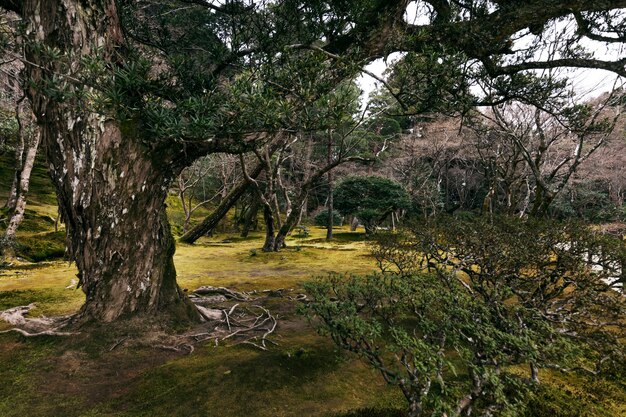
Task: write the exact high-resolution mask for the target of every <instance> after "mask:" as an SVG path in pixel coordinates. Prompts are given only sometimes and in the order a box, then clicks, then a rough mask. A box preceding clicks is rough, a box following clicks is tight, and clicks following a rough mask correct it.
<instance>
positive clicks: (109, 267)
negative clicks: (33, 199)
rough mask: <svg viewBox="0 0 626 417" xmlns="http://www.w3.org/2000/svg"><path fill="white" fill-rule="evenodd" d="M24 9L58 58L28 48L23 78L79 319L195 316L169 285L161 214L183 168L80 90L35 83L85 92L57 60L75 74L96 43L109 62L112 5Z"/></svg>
mask: <svg viewBox="0 0 626 417" xmlns="http://www.w3.org/2000/svg"><path fill="white" fill-rule="evenodd" d="M22 12H23V13H22V15H23V17H24V20H25V22H26V26H27V27H26V33H29V34H30V36H31V37H32V39H30V41H31V42H30V43H29V45H36V44H37V43H39V44H44V45H46V46H47V47H50V48H56V49H57V50H58V51H59V54H60V55H63V56H64V57H65V58H64V59H63V60H50V59H49V57H47V55H45V54H41V50H42V49H41V48H39V47H32V46H29V47H27V54H26V58H27V59H26V61H25V62H26V64H25V71H26V74H25V75H26V77H27V79H30V80H31V83H30V89H29V91H28V94H29V96H30V98H31V103H32V106H33V112H34V113H35V115H36V117H37V119H38V123H39V125H40V127H41V135H42V136H41V140H42V147H43V148H44V150H45V151H46V154H47V157H48V161H49V162H50V173H51V177H52V180H53V182H54V185H55V187H56V191H57V196H58V202H59V207H60V213H61V217H62V219H63V220H64V222H65V224H66V230H67V239H68V251H69V254H70V255H71V257H72V258H73V260H75V262H76V265H77V267H78V270H79V274H78V276H79V285H80V286H82V289H83V291H84V292H85V294H86V302H85V304H84V306H83V307H82V309H81V311H80V314H79V317H80V318H81V319H82V320H95V321H99V322H111V321H114V320H117V319H120V318H122V317H127V316H141V315H145V316H149V315H154V314H155V313H157V312H158V313H162V314H163V316H167V318H170V319H175V320H182V321H188V320H198V319H199V316H198V313H197V311H196V310H195V308H194V307H193V305H192V304H191V302H190V301H189V299H188V298H187V297H186V296H185V294H184V293H183V292H182V291H181V290H180V289H179V287H178V285H177V284H176V271H175V269H174V262H173V254H174V240H173V238H172V235H171V233H170V228H169V224H168V221H167V217H166V214H165V204H164V201H165V198H166V196H167V191H168V188H169V186H170V183H171V181H172V179H173V178H175V177H176V175H177V174H178V173H179V172H180V170H181V169H182V166H180V167H178V168H176V166H177V165H176V164H175V162H176V161H174V156H173V155H170V154H169V153H167V152H165V151H164V150H160V151H159V150H155V149H148V148H147V147H145V146H144V145H143V144H142V141H141V139H140V133H139V131H138V129H139V128H140V127H139V126H138V125H137V124H136V123H134V122H132V121H126V122H120V121H118V120H115V119H114V118H112V117H109V116H104V115H99V114H97V113H96V112H94V111H93V109H90V108H89V105H88V103H85V102H83V101H80V98H79V97H81V96H82V95H80V94H78V95H72V94H67V95H66V96H65V97H63V98H62V99H56V97H51V96H48V95H47V93H46V90H45V89H44V88H40V87H38V86H43V85H46V84H53V85H58V86H59V88H61V87H62V88H67V89H68V90H69V91H73V89H75V88H86V87H81V86H75V85H73V83H72V74H71V73H68V66H67V65H66V64H65V63H64V62H61V61H66V60H67V61H69V62H71V63H72V69H73V70H75V69H76V68H79V67H80V65H81V64H80V62H81V58H82V57H84V56H87V55H93V54H94V53H95V51H94V48H99V50H100V51H101V52H100V54H101V56H103V59H105V60H106V61H107V63H108V64H109V65H116V62H117V59H118V57H119V56H120V55H119V54H118V53H117V51H118V50H119V48H121V46H122V45H123V38H122V31H121V28H120V25H119V21H118V16H117V11H116V6H115V1H114V0H104V1H101V2H88V3H83V2H76V1H70V0H56V1H50V2H48V1H46V2H44V1H40V0H27V1H24V5H23V10H22ZM53 77H54V79H53ZM163 318H165V317H163Z"/></svg>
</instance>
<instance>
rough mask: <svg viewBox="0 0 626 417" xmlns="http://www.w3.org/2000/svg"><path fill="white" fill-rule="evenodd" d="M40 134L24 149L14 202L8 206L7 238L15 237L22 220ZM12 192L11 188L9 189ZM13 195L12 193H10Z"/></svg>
mask: <svg viewBox="0 0 626 417" xmlns="http://www.w3.org/2000/svg"><path fill="white" fill-rule="evenodd" d="M39 139H40V136H39V134H38V133H36V134H35V135H34V137H33V138H32V139H31V141H30V143H29V144H28V149H27V151H26V158H25V159H24V161H23V165H22V167H21V169H20V170H19V171H20V175H19V181H18V183H17V185H16V186H15V197H14V198H15V202H14V203H13V204H12V205H11V206H9V224H8V226H7V229H6V231H5V236H6V237H7V239H15V235H16V233H17V228H18V227H19V226H20V224H21V223H22V220H24V210H25V209H26V195H27V194H28V188H29V186H30V174H31V173H32V171H33V166H34V165H35V157H36V156H37V149H38V148H39ZM11 191H12V192H13V189H11ZM11 196H13V194H11Z"/></svg>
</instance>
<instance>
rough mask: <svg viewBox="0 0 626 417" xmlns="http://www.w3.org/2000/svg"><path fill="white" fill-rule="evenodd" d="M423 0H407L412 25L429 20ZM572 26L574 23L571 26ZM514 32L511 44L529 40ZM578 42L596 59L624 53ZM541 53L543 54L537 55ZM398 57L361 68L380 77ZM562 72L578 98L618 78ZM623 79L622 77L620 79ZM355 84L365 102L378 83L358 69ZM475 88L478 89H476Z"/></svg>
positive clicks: (620, 46)
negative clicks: (358, 87)
mask: <svg viewBox="0 0 626 417" xmlns="http://www.w3.org/2000/svg"><path fill="white" fill-rule="evenodd" d="M429 7H430V6H428V5H427V4H426V3H423V2H419V1H413V2H411V3H409V6H408V7H407V10H406V12H405V15H404V20H405V21H406V22H407V23H409V24H413V25H428V24H429V23H430V12H431V10H430V9H429ZM571 24H572V21H567V20H566V21H564V22H560V23H558V24H557V28H556V30H557V31H559V30H560V29H562V28H564V27H565V26H567V25H571ZM572 30H574V26H573V29H572ZM517 36H519V35H514V36H513V39H516V42H515V45H514V48H515V49H517V50H519V49H522V48H524V44H525V43H530V42H533V41H534V39H535V37H534V35H531V34H529V35H526V36H523V34H522V36H519V37H517ZM580 45H581V46H583V47H584V48H585V49H587V51H588V52H592V53H593V57H594V58H595V59H600V60H616V59H618V58H619V57H623V56H625V55H626V48H625V46H624V45H623V44H608V45H607V44H605V43H602V42H596V41H592V40H589V39H586V38H584V39H583V40H582V41H581V42H580ZM541 55H543V56H541ZM401 57H402V54H401V53H394V54H391V55H390V56H389V57H387V59H386V60H383V59H377V60H375V61H373V62H371V63H370V64H369V65H367V66H366V67H365V69H366V70H367V71H369V72H372V73H373V74H375V75H377V76H379V77H381V78H384V73H385V71H386V70H387V68H388V67H389V66H391V65H393V63H395V62H397V61H398V60H399V59H400V58H401ZM546 57H547V52H546V51H542V52H540V54H539V56H538V57H537V58H539V59H546ZM558 71H559V72H560V73H561V74H562V75H563V76H566V77H567V78H569V79H570V80H571V83H572V85H573V86H574V89H575V91H576V93H577V94H578V95H579V97H580V98H581V100H588V99H592V98H594V97H597V96H599V95H601V94H602V93H605V92H607V91H610V90H611V89H612V88H613V86H614V85H615V81H616V79H617V78H618V77H617V76H616V75H615V74H614V73H612V72H610V71H606V70H600V69H573V68H569V69H568V68H563V69H559V70H558ZM622 81H624V80H622ZM357 84H358V85H359V86H360V87H361V89H362V90H363V96H362V97H363V101H364V102H366V101H367V98H368V97H369V95H370V94H371V93H372V92H373V91H375V90H376V89H377V88H379V87H381V85H380V84H381V83H380V82H379V81H377V80H376V79H374V78H373V77H371V76H370V75H367V74H365V73H361V76H360V77H359V78H358V79H357ZM477 92H478V91H477Z"/></svg>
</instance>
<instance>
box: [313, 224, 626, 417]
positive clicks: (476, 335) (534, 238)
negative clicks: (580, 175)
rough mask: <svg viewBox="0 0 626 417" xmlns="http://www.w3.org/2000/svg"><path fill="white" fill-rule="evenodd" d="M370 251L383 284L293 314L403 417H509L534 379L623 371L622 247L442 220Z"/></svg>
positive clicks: (319, 295)
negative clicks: (306, 320) (378, 386)
mask: <svg viewBox="0 0 626 417" xmlns="http://www.w3.org/2000/svg"><path fill="white" fill-rule="evenodd" d="M377 239H378V241H377V243H376V244H375V246H374V255H375V256H376V257H377V259H378V260H379V264H380V266H381V269H383V271H387V272H385V273H383V274H378V275H370V276H366V277H345V276H331V277H330V278H329V279H326V280H318V281H317V282H314V283H311V284H308V285H307V286H306V289H307V291H308V293H309V294H310V296H311V299H312V301H311V303H309V304H308V305H307V306H305V307H303V309H302V310H303V312H304V313H305V314H307V315H308V317H310V318H311V319H313V320H314V321H313V322H314V324H315V326H316V328H317V329H318V330H319V331H320V332H322V333H324V334H328V335H330V337H331V338H332V339H333V341H334V342H335V343H336V344H337V345H338V346H340V347H342V348H344V349H346V350H349V351H352V352H355V353H357V354H358V355H359V356H361V357H362V358H363V359H364V360H366V361H367V362H369V363H370V364H371V365H372V366H373V367H374V368H376V369H377V370H378V371H380V373H381V374H382V376H383V377H384V378H385V380H386V381H387V382H388V383H389V384H392V385H396V386H398V387H399V388H400V389H401V390H402V392H403V394H404V396H405V398H406V399H407V401H408V402H409V408H410V410H411V411H410V415H411V416H419V415H423V414H422V413H424V414H426V415H430V414H431V413H435V414H442V413H444V412H445V413H447V414H448V415H449V416H456V415H461V414H462V412H463V410H465V409H466V408H468V407H471V408H472V409H473V410H482V412H484V413H496V414H497V415H511V416H515V415H519V413H520V412H522V410H524V409H525V408H526V407H527V405H525V403H526V402H527V401H526V397H527V396H528V395H529V393H530V391H529V390H532V389H533V388H532V387H533V385H529V384H528V380H529V379H531V378H534V377H535V376H536V370H537V369H541V368H544V367H556V368H559V369H562V370H564V371H565V372H575V371H578V372H590V373H594V374H604V375H605V376H606V377H612V374H611V373H608V372H607V370H611V369H615V368H616V366H619V364H622V363H623V362H624V358H625V354H626V349H625V347H624V344H623V340H624V337H625V336H626V333H625V327H624V324H623V320H622V318H623V315H624V314H625V313H626V303H625V301H624V299H623V298H622V297H621V296H620V295H619V294H618V293H617V292H615V289H617V288H618V287H617V286H616V281H615V277H616V276H619V275H617V274H618V273H619V272H620V271H621V265H623V261H624V260H625V259H626V248H625V245H624V243H623V242H622V241H619V240H616V239H611V238H607V237H604V236H600V235H596V234H594V233H593V232H591V231H590V230H589V229H587V228H586V227H584V226H582V225H580V224H554V223H549V222H538V221H528V222H522V221H520V220H516V219H507V218H492V219H477V220H474V221H472V222H468V221H460V220H454V219H452V218H446V219H441V221H440V222H439V223H436V224H433V225H422V226H420V227H415V228H413V229H411V230H408V231H403V232H401V233H396V234H388V235H382V236H378V238H377ZM600 267H601V268H600ZM394 271H395V272H394ZM514 367H515V368H520V367H525V368H527V369H529V371H530V372H529V374H527V375H524V374H523V373H521V374H520V373H519V372H515V373H514V372H511V370H512V369H513V368H514Z"/></svg>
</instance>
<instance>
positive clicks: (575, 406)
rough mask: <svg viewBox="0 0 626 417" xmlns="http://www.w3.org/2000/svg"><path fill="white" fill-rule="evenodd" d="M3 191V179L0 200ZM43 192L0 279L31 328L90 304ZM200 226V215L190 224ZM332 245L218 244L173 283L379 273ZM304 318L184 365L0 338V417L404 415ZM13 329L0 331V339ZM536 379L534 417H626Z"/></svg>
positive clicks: (106, 337) (359, 243)
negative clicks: (260, 344)
mask: <svg viewBox="0 0 626 417" xmlns="http://www.w3.org/2000/svg"><path fill="white" fill-rule="evenodd" d="M0 162H2V161H0ZM9 181H10V176H9V175H7V172H6V170H3V169H0V185H1V187H0V189H2V190H4V189H6V188H7V187H6V185H7V182H9ZM46 181H47V179H46V177H45V171H44V170H43V169H42V168H41V166H39V167H38V168H37V169H36V171H35V179H34V183H33V184H34V185H33V188H34V190H35V191H34V193H33V194H34V195H33V198H32V200H33V201H32V202H31V203H29V211H28V212H27V215H26V220H25V222H24V224H23V225H22V228H21V229H20V232H19V235H18V236H19V244H20V246H19V247H18V248H17V254H18V259H13V260H11V261H10V263H8V264H6V265H4V266H3V267H2V269H0V310H3V309H6V308H9V307H13V306H17V305H25V304H29V303H33V302H34V303H36V305H37V307H36V309H35V310H33V314H34V315H48V316H50V315H62V314H68V313H72V312H74V311H76V310H77V309H78V308H79V307H80V305H81V304H82V303H83V301H84V295H83V293H82V292H81V291H80V290H76V289H75V284H76V277H75V274H76V270H75V267H74V266H73V265H71V264H70V263H68V262H67V261H65V260H63V235H64V230H63V226H62V225H61V227H60V229H59V231H58V232H54V231H53V230H54V218H55V217H56V207H55V206H54V195H53V192H52V191H51V187H50V184H49V181H48V182H46ZM2 197H4V196H3V195H2V193H0V198H2ZM168 205H169V209H170V210H169V211H170V218H171V220H172V222H173V223H174V227H173V230H174V231H175V232H180V231H179V229H180V224H181V221H182V216H181V213H180V206H179V203H178V202H177V201H176V199H175V198H170V199H169V201H168ZM205 213H206V212H203V211H199V212H198V213H196V216H195V218H196V220H197V219H199V218H201V217H202V215H204V214H205ZM0 223H1V222H0ZM1 229H2V227H1V225H0V231H1ZM324 235H325V230H323V229H321V228H315V227H312V228H311V235H310V236H308V237H306V238H297V237H291V238H290V239H289V240H288V247H287V248H286V249H285V250H283V251H282V252H279V253H263V252H262V251H261V250H260V247H261V245H262V239H263V236H262V234H261V233H252V234H251V236H250V237H248V238H245V239H243V238H240V237H238V235H237V234H226V233H221V234H217V235H215V236H214V237H211V238H203V239H202V240H201V241H199V242H198V243H197V244H196V245H178V247H177V251H176V255H175V263H176V268H177V271H178V277H179V278H178V281H179V284H180V286H181V287H183V288H185V289H188V290H190V291H191V290H193V289H195V288H196V287H198V286H201V285H215V286H226V287H230V288H233V289H237V290H242V291H251V290H264V289H278V288H284V289H293V290H294V292H298V291H299V289H300V285H301V283H302V282H304V281H306V280H308V279H312V278H313V277H315V276H320V275H325V274H327V273H328V272H331V271H332V272H346V273H363V272H368V271H372V270H374V269H375V268H376V263H375V261H374V260H373V259H372V258H371V257H370V256H369V252H368V248H367V242H366V241H365V240H364V236H363V233H362V230H360V231H357V232H350V231H348V230H347V229H344V228H340V229H337V230H336V233H335V240H334V241H333V242H332V243H328V242H326V241H325V240H324ZM296 305H297V302H296V301H290V300H288V299H287V298H284V297H283V298H276V299H275V300H272V301H271V303H269V304H268V307H269V308H271V309H272V311H274V313H275V314H277V315H278V316H279V325H278V328H277V330H276V333H275V335H274V336H273V340H274V341H275V342H277V345H276V346H273V345H272V346H271V347H270V349H269V350H268V351H260V350H258V349H255V348H254V347H252V346H248V345H238V346H232V345H230V346H229V345H224V344H220V345H219V346H215V344H214V343H212V342H211V341H208V342H205V343H202V344H200V345H199V346H197V347H196V350H195V351H194V352H193V353H192V354H191V355H184V354H181V353H176V352H171V351H167V350H163V349H159V348H158V347H156V346H155V345H154V344H150V343H147V342H145V343H143V342H142V343H128V344H127V343H120V341H123V340H126V338H128V336H129V334H130V333H131V330H129V329H125V328H115V329H111V328H105V329H98V328H92V329H86V330H85V331H83V332H81V333H80V334H77V335H75V336H72V337H64V338H59V337H39V338H25V337H23V336H20V335H17V334H15V333H7V334H0V416H7V417H12V416H15V417H17V416H20V417H21V416H28V417H31V416H32V417H37V416H85V417H86V416H128V417H135V416H150V417H160V416H163V417H165V416H216V417H217V416H219V417H231V416H232V417H235V416H244V417H257V416H259V417H264V416H268V417H269V416H272V417H273V416H297V417H307V416H325V417H338V416H341V417H368V416H369V417H383V416H384V417H393V416H401V415H403V412H402V409H403V408H404V406H405V403H404V400H403V398H402V397H401V395H400V393H399V391H398V390H396V389H394V388H390V387H387V386H386V385H385V384H384V383H383V382H382V378H381V377H380V376H379V375H378V374H377V373H376V372H375V371H373V370H372V369H370V368H369V367H368V366H366V365H365V364H363V363H362V362H361V361H360V360H359V359H358V358H355V357H354V356H352V355H350V354H347V353H344V352H339V351H337V349H336V348H335V347H334V346H333V344H332V343H331V342H330V341H329V340H328V339H327V338H326V337H324V336H320V335H317V334H316V333H315V332H314V331H313V330H312V329H311V327H309V325H308V324H307V323H306V321H305V320H304V319H302V318H301V317H299V316H298V315H297V314H296V313H295V309H296ZM6 328H8V326H7V325H6V324H3V323H0V330H3V329H6ZM541 377H542V380H543V384H542V386H541V389H540V390H539V392H538V393H537V395H536V396H534V397H532V398H529V403H530V405H531V407H530V414H528V417H543V416H551V417H560V416H563V417H565V416H590V417H591V416H606V417H609V416H610V417H613V416H626V406H625V405H624V404H626V382H625V381H621V382H620V381H608V380H604V379H598V378H593V379H592V378H585V377H582V376H564V375H561V374H558V373H554V372H543V373H542V375H541Z"/></svg>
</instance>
